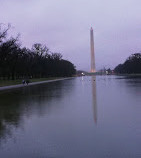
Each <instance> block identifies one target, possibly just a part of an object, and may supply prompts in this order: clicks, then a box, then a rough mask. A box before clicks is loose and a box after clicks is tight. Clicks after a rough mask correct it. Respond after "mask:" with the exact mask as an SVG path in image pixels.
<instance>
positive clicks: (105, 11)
mask: <svg viewBox="0 0 141 158" xmlns="http://www.w3.org/2000/svg"><path fill="white" fill-rule="evenodd" d="M0 23H5V24H7V23H11V24H12V26H13V27H14V28H12V32H13V34H17V33H20V34H21V38H20V39H21V42H22V46H27V47H29V48H31V46H32V44H34V43H42V44H46V45H47V47H49V48H50V50H51V51H54V52H60V53H61V54H62V55H63V58H64V59H68V60H70V61H71V62H72V63H74V65H76V67H77V69H83V70H88V71H90V37H89V36H90V27H91V26H92V27H93V29H94V38H95V58H96V68H97V69H100V68H103V67H104V66H105V67H107V68H108V67H111V68H114V67H115V66H116V65H117V64H119V63H122V62H124V60H125V59H126V58H127V57H128V56H129V55H130V54H132V53H136V52H140V51H141V0H118V1H117V0H0Z"/></svg>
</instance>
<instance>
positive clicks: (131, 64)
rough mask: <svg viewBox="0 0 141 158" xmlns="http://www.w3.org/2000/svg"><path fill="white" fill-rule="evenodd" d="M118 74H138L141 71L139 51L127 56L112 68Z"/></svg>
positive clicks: (140, 54)
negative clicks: (121, 62) (122, 61)
mask: <svg viewBox="0 0 141 158" xmlns="http://www.w3.org/2000/svg"><path fill="white" fill-rule="evenodd" d="M114 72H115V73H118V74H139V73H141V53H135V54H132V55H131V56H129V57H128V58H127V59H126V61H125V62H124V63H123V64H119V65H118V66H116V67H115V69H114Z"/></svg>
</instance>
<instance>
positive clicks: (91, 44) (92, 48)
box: [90, 27, 96, 73]
mask: <svg viewBox="0 0 141 158" xmlns="http://www.w3.org/2000/svg"><path fill="white" fill-rule="evenodd" d="M90 47H91V73H94V72H96V70H95V54H94V36H93V28H92V27H91V30H90Z"/></svg>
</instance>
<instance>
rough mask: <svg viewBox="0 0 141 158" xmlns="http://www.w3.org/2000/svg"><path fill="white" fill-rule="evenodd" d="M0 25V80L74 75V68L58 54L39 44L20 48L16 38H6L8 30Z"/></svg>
mask: <svg viewBox="0 0 141 158" xmlns="http://www.w3.org/2000/svg"><path fill="white" fill-rule="evenodd" d="M9 29H10V26H8V27H7V28H4V29H3V28H2V26H1V25H0V78H1V79H13V80H14V79H20V78H30V77H32V78H45V77H65V76H66V77H69V76H72V75H74V74H75V72H76V69H75V66H74V65H73V64H72V63H71V62H70V61H68V60H64V59H62V55H61V54H60V53H54V52H51V51H50V50H49V48H48V47H47V46H45V45H42V44H40V43H36V44H33V46H32V48H31V49H29V48H26V47H23V48H22V47H21V44H20V42H19V39H18V37H16V38H13V37H10V38H7V33H8V30H9Z"/></svg>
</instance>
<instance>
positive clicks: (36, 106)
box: [0, 76, 141, 158]
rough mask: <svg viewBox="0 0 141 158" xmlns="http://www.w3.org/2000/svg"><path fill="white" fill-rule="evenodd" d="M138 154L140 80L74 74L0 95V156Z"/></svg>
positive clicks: (129, 157)
mask: <svg viewBox="0 0 141 158" xmlns="http://www.w3.org/2000/svg"><path fill="white" fill-rule="evenodd" d="M11 157H12V158H140V157H141V79H140V78H127V77H117V76H96V77H87V76H86V77H83V78H81V77H79V78H74V79H70V80H64V81H58V82H53V83H49V84H43V85H38V86H32V87H26V88H22V89H18V90H12V91H9V92H1V93H0V158H11Z"/></svg>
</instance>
